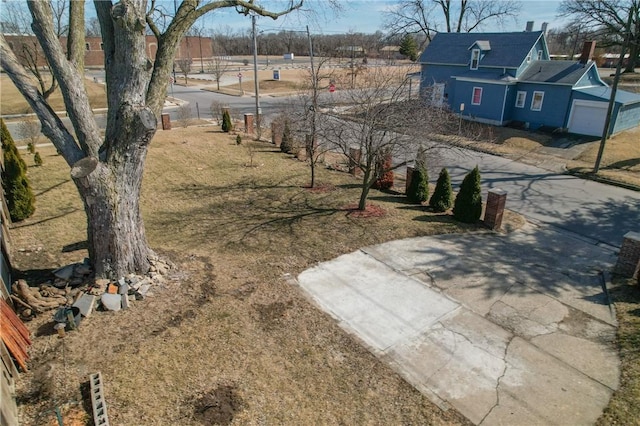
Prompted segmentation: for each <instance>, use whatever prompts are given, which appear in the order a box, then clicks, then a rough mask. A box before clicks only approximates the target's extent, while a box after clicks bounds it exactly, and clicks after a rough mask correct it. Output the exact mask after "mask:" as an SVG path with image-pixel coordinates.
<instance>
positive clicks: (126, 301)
mask: <svg viewBox="0 0 640 426" xmlns="http://www.w3.org/2000/svg"><path fill="white" fill-rule="evenodd" d="M120 299H121V300H122V309H129V296H128V295H127V294H126V293H125V294H121V295H120Z"/></svg>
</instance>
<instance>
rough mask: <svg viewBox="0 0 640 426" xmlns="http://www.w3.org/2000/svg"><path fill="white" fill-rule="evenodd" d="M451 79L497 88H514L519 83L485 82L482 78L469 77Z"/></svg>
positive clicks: (453, 77)
mask: <svg viewBox="0 0 640 426" xmlns="http://www.w3.org/2000/svg"><path fill="white" fill-rule="evenodd" d="M451 78H452V79H454V80H457V81H465V82H468V83H489V84H495V85H497V86H514V85H515V84H517V83H518V82H517V81H499V80H485V79H482V78H469V77H456V76H452V77H451Z"/></svg>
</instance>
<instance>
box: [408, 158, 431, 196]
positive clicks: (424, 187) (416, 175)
mask: <svg viewBox="0 0 640 426" xmlns="http://www.w3.org/2000/svg"><path fill="white" fill-rule="evenodd" d="M407 198H408V199H409V201H411V202H412V203H416V204H421V203H423V202H425V201H427V199H428V198H429V175H428V173H427V169H425V168H423V167H416V168H415V169H413V173H412V174H411V183H410V184H409V188H408V189H407Z"/></svg>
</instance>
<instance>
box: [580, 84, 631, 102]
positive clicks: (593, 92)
mask: <svg viewBox="0 0 640 426" xmlns="http://www.w3.org/2000/svg"><path fill="white" fill-rule="evenodd" d="M575 91H576V92H580V93H584V94H586V95H590V96H595V97H597V98H601V99H602V100H603V101H608V100H609V98H610V97H611V88H610V87H605V86H602V87H588V88H584V89H575ZM616 103H621V104H622V105H628V104H635V103H640V95H639V94H637V93H632V92H627V91H626V90H618V91H617V92H616Z"/></svg>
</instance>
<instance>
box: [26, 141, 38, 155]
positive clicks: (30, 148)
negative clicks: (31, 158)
mask: <svg viewBox="0 0 640 426" xmlns="http://www.w3.org/2000/svg"><path fill="white" fill-rule="evenodd" d="M27 151H29V154H35V153H36V146H35V145H34V144H33V142H29V143H27Z"/></svg>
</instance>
